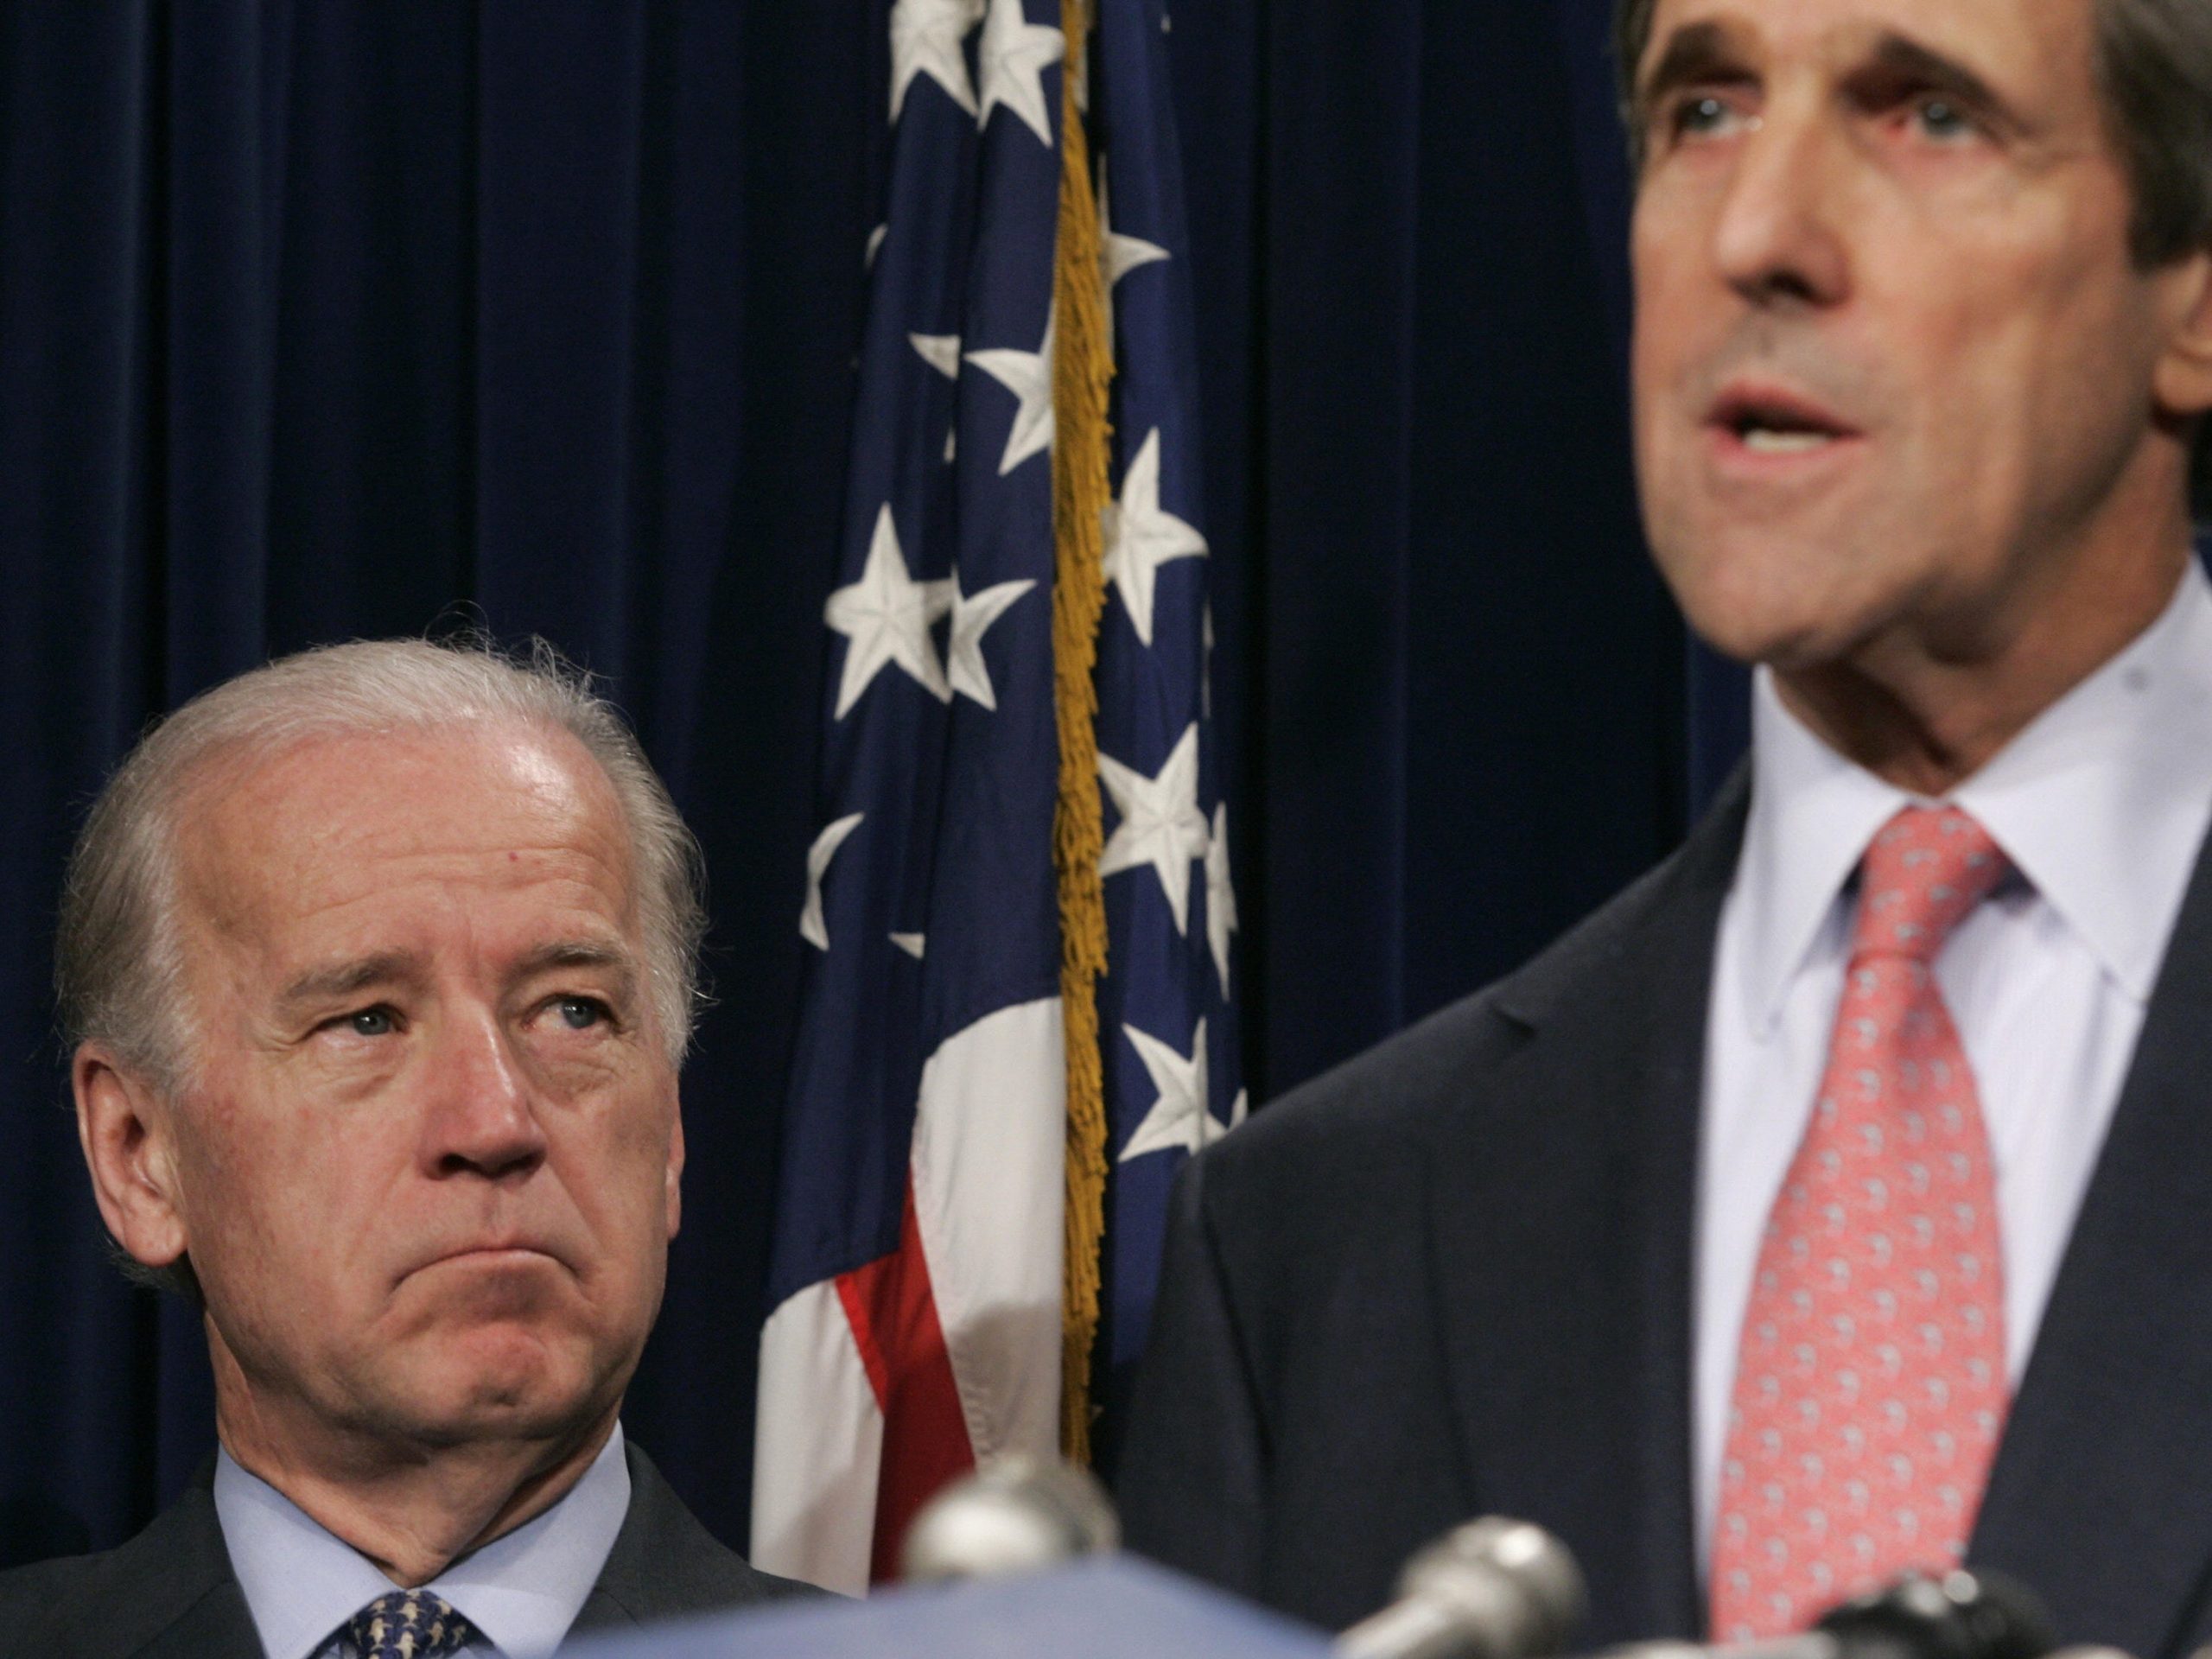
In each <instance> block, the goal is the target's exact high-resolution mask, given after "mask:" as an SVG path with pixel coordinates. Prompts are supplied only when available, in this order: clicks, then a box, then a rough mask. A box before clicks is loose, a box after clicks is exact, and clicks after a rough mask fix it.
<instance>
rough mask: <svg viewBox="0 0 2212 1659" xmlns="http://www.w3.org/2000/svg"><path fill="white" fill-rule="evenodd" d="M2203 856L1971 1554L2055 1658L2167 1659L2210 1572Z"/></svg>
mask: <svg viewBox="0 0 2212 1659" xmlns="http://www.w3.org/2000/svg"><path fill="white" fill-rule="evenodd" d="M2208 1129H2212V855H2208V854H2206V853H2200V854H2199V855H2198V859H2197V865H2196V874H2195V875H2194V876H2193V877H2192V878H2191V880H2190V888H2189V893H2188V897H2187V898H2186V899H2184V900H2183V905H2182V911H2181V916H2180V918H2179V920H2178V922H2177V925H2176V926H2175V929H2174V936H2173V940H2172V943H2171V944H2170V945H2169V946H2168V947H2167V950H2166V959H2165V963H2164V966H2163V968H2162V969H2160V972H2159V976H2158V987H2157V989H2156V990H2155V992H2154V993H2153V995H2152V999H2151V1004H2150V1007H2149V1008H2148V1010H2147V1011H2146V1013H2145V1018H2144V1022H2143V1033H2142V1036H2141V1037H2140V1039H2139V1040H2138V1042H2137V1045H2136V1051H2135V1057H2134V1059H2133V1064H2132V1065H2131V1067H2130V1069H2129V1071H2128V1075H2127V1081H2126V1086H2125V1087H2124V1088H2123V1089H2122V1090H2121V1092H2120V1103H2119V1105H2118V1106H2117V1108H2116V1109H2114V1111H2113V1121H2112V1128H2111V1130H2110V1132H2109V1134H2108V1135H2107V1139H2106V1142H2105V1147H2104V1150H2103V1152H2102V1154H2101V1155H2100V1156H2099V1158H2098V1160H2097V1166H2096V1170H2095V1173H2094V1174H2093V1175H2092V1177H2091V1178H2090V1183H2089V1188H2088V1195H2087V1197H2086V1198H2084V1199H2083V1201H2082V1213H2081V1215H2080V1217H2079V1218H2078V1219H2077V1220H2076V1221H2075V1226H2074V1232H2073V1236H2072V1237H2071V1238H2070V1239H2069V1241H2068V1244H2067V1249H2066V1255H2065V1257H2064V1259H2063V1262H2062V1263H2061V1265H2060V1268H2059V1273H2058V1278H2057V1281H2056V1284H2055V1285H2054V1286H2053V1287H2052V1290H2051V1295H2050V1304H2049V1306H2048V1307H2047V1308H2046V1310H2045V1312H2044V1320H2043V1325H2042V1328H2041V1330H2040V1331H2039V1332H2037V1338H2036V1344H2035V1349H2034V1351H2033V1353H2032V1354H2031V1357H2030V1359H2029V1362H2028V1369H2027V1372H2026V1375H2025V1376H2024V1377H2023V1378H2022V1380H2021V1385H2020V1390H2019V1394H2018V1398H2017V1399H2016V1400H2015V1401H2014V1402H2013V1407H2012V1418H2011V1421H2010V1422H2009V1423H2008V1424H2007V1425H2006V1427H2005V1438H2004V1440H2003V1441H2002V1443H2001V1444H2000V1445H1999V1448H1998V1456H1997V1462H1996V1465H1995V1467H1994V1468H1993V1470H1992V1471H1991V1474H1990V1483H1989V1489H1988V1494H1987V1497H1986V1500H1985V1502H1984V1503H1983V1506H1982V1511H1981V1516H1980V1521H1979V1522H1978V1524H1977V1526H1976V1529H1975V1532H1974V1541H1973V1543H1972V1546H1971V1548H1970V1550H1969V1555H1970V1558H1971V1559H1972V1560H1974V1562H1976V1563H1978V1564H1980V1565H1984V1566H1988V1567H1999V1568H2002V1569H2004V1570H2005V1571H2007V1572H2009V1573H2012V1574H2013V1575H2014V1576H2016V1577H2017V1578H2018V1579H2019V1580H2021V1581H2022V1582H2023V1583H2024V1584H2027V1585H2028V1586H2031V1587H2032V1588H2033V1589H2034V1590H2035V1591H2036V1592H2037V1593H2038V1594H2040V1595H2041V1596H2042V1597H2043V1598H2044V1600H2045V1601H2046V1602H2047V1603H2048V1604H2049V1605H2050V1610H2051V1611H2052V1614H2053V1615H2054V1617H2055V1618H2056V1620H2057V1623H2058V1628H2059V1630H2060V1632H2061V1634H2062V1635H2063V1637H2065V1638H2066V1639H2067V1640H2069V1641H2083V1640H2088V1639H2092V1638H2094V1640H2096V1641H2099V1642H2105V1643H2114V1644H2117V1645H2119V1646H2120V1647H2123V1648H2125V1649H2128V1650H2129V1651H2130V1652H2133V1653H2139V1654H2143V1655H2146V1656H2157V1655H2159V1654H2163V1653H2168V1652H2172V1651H2176V1650H2177V1649H2180V1648H2181V1647H2182V1646H2183V1645H2184V1643H2186V1641H2187V1638H2188V1637H2190V1630H2189V1629H2188V1628H2187V1625H2188V1624H2189V1623H2190V1622H2194V1621H2195V1620H2196V1619H2197V1618H2201V1613H2202V1610H2201V1607H2199V1606H2198V1605H2196V1604H2197V1603H2198V1602H2199V1600H2200V1599H2201V1597H2202V1588H2203V1586H2202V1580H2203V1579H2204V1575H2205V1573H2206V1570H2207V1567H2208V1565H2212V1133H2208Z"/></svg>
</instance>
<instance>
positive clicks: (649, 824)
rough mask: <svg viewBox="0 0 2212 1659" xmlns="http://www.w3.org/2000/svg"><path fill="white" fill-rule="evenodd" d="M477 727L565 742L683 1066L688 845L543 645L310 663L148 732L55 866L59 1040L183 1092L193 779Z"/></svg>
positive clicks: (308, 655) (371, 645)
mask: <svg viewBox="0 0 2212 1659" xmlns="http://www.w3.org/2000/svg"><path fill="white" fill-rule="evenodd" d="M487 723H488V724H499V723H513V724H518V725H523V726H530V727H536V728H540V729H544V730H557V731H563V732H567V733H568V734H570V735H571V736H573V737H574V738H575V740H576V741H578V742H580V743H582V745H583V747H584V748H585V749H586V750H587V751H588V753H590V754H591V756H592V758H593V759H594V760H596V761H597V762H598V763H599V766H600V769H601V771H602V772H605V773H606V774H607V782H608V783H609V784H610V785H613V791H614V797H615V799H616V800H617V802H619V803H620V807H621V810H622V815H623V817H624V819H625V821H626V827H627V829H628V830H629V835H630V845H631V854H632V860H631V868H632V875H633V877H634V878H635V880H636V883H637V893H638V902H639V917H640V919H641V921H642V924H643V926H644V931H645V949H646V964H645V965H646V976H647V981H648V984H647V992H648V995H649V996H650V997H651V999H652V1004H653V1008H654V1012H655V1014H656V1015H657V1016H658V1023H659V1025H660V1027H661V1031H662V1033H663V1036H664V1039H665V1041H666V1044H667V1047H668V1054H669V1059H670V1062H671V1064H674V1063H676V1062H677V1061H679V1060H681V1058H683V1051H684V1048H685V1046H687V1045H688V1044H689V1042H690V1036H691V1027H692V1021H693V1017H694V1014H695V1013H696V1007H697V1003H698V1000H699V992H698V985H699V947H700V944H701V941H702V938H704V936H705V933H706V906H705V901H704V894H705V864H704V861H703V859H702V856H701V855H700V851H699V844H698V842H696V840H695V839H694V838H693V837H692V835H691V832H690V830H689V829H686V828H685V827H684V824H683V819H682V818H681V817H678V816H677V810H676V804H675V803H674V802H673V801H671V799H670V798H669V794H668V791H667V789H666V788H665V787H664V785H662V783H661V781H660V779H659V777H658V775H657V774H656V773H655V772H654V771H653V769H652V763H651V762H650V761H648V760H646V759H645V751H644V750H643V749H642V748H640V747H639V744H638V740H637V739H636V738H635V737H634V736H633V735H632V734H631V731H630V728H629V727H628V726H627V725H626V724H625V723H624V721H623V719H622V716H621V715H620V714H619V713H617V712H616V711H615V709H614V708H613V705H612V704H610V703H609V702H607V701H606V700H605V699H603V698H601V697H599V696H595V695H594V693H593V691H592V690H591V680H590V677H589V676H588V675H587V674H585V673H583V672H582V671H580V670H578V669H576V668H575V667H573V666H571V665H570V664H568V663H566V662H564V661H563V659H562V658H561V657H560V655H559V653H558V652H556V651H555V650H554V649H553V648H552V646H550V645H547V644H546V643H545V642H544V641H543V640H542V639H539V640H533V641H532V642H531V654H530V657H529V659H528V660H527V661H518V660H517V659H515V658H511V657H509V656H507V655H505V653H503V652H500V651H499V650H498V649H497V648H496V647H495V646H493V645H491V644H490V643H489V642H488V641H486V640H483V639H464V640H461V641H456V642H453V643H432V642H430V641H427V640H422V639H378V640H362V641H358V642H356V643H354V644H352V645H325V646H321V647H318V648H317V649H315V650H312V651H303V652H299V653H298V654H296V655H295V656H291V657H285V658H280V659H278V660H277V661H276V662H273V663H270V664H268V665H267V666H266V667H264V668H258V669H255V670H254V671H252V672H251V673H247V674H242V675H240V676H238V678H236V679H234V680H229V681H226V682H225V683H223V684H221V685H219V686H216V687H214V688H213V690H207V691H203V692H202V693H200V696H196V697H194V698H193V699H192V701H191V702H188V703H186V704H185V705H184V706H183V707H182V708H181V709H177V710H176V712H175V713H174V714H172V715H169V716H168V718H167V719H165V720H163V721H160V722H159V723H158V724H157V725H156V726H155V727H154V728H152V729H151V730H150V731H149V732H148V733H147V734H146V735H145V736H144V737H143V739H142V740H141V741H139V743H138V746H137V747H136V748H134V749H133V750H132V751H131V752H130V755H129V756H128V757H127V758H126V759H125V760H124V762H123V765H122V766H120V767H118V769H117V771H116V772H115V775H114V776H113V777H112V778H111V779H109V780H108V784H107V787H106V788H105V790H103V791H101V793H100V796H99V800H98V801H96V802H95V803H94V804H93V806H92V812H91V814H90V815H89V816H88V817H86V822H85V827H84V829H83V832H82V833H81V834H80V835H79V836H78V838H77V845H76V848H75V850H74V851H73V853H72V854H71V855H70V859H69V867H68V873H67V878H66V880H65V881H64V884H63V887H62V893H61V913H60V925H59V928H58V931H57V938H56V941H55V948H54V991H55V997H56V1001H57V1002H58V1003H59V1005H60V1018H61V1026H62V1033H63V1035H64V1037H65V1038H66V1039H67V1040H68V1042H69V1043H70V1044H71V1045H72V1046H74V1045H76V1044H79V1043H83V1042H98V1043H100V1044H103V1045H105V1046H106V1047H107V1048H108V1049H110V1050H111V1052H113V1053H114V1054H115V1056H116V1058H118V1061H119V1062H121V1063H122V1064H124V1065H127V1066H130V1067H131V1068H133V1069H135V1070H137V1071H139V1072H140V1073H141V1074H142V1075H143V1076H144V1077H146V1078H147V1079H148V1080H149V1081H150V1082H151V1083H152V1084H154V1085H155V1086H156V1088H158V1089H159V1090H162V1092H163V1093H164V1094H166V1095H169V1096H174V1095H175V1093H176V1091H177V1090H179V1089H180V1088H181V1087H182V1086H183V1084H185V1082H186V1081H187V1079H188V1075H189V1068H190V1056H191V1033H190V1031H189V1029H188V1015H187V1012H186V1010H185V1008H184V1006H183V1002H184V998H183V996H182V994H181V993H182V983H183V963H182V960H181V946H180V943H179V939H178V934H177V923H176V917H175V899H176V889H177V869H176V860H175V845H176V829H177V823H176V819H177V816H178V813H179V810H180V809H181V805H182V804H183V801H184V798H185V796H186V795H187V793H188V791H189V790H190V788H191V786H192V785H193V784H194V781H195V780H196V779H199V778H200V776H201V775H202V774H203V773H204V772H206V771H207V768H208V767H209V766H212V765H213V764H215V763H216V762H218V761H219V760H225V759H232V758H237V757H238V756H240V755H252V756H255V757H257V758H259V757H264V756H267V755H270V754H273V753H277V752H278V751H280V750H282V749H284V748H287V747H291V746H292V745H294V744H296V743H300V742H302V741H308V740H309V739H313V738H318V737H328V736H337V735H344V734H372V733H389V732H404V731H435V730H441V729H447V728H454V727H468V726H474V725H480V724H487Z"/></svg>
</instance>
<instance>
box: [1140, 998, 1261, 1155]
mask: <svg viewBox="0 0 2212 1659" xmlns="http://www.w3.org/2000/svg"><path fill="white" fill-rule="evenodd" d="M1122 1035H1123V1036H1124V1037H1127V1038H1128V1039H1129V1045H1130V1046H1131V1047H1133V1048H1135V1050H1136V1052H1137V1058H1139V1059H1141V1060H1142V1061H1143V1062H1144V1069H1145V1070H1146V1071H1147V1072H1148V1073H1150V1074H1151V1077H1152V1086H1153V1087H1154V1089H1155V1090H1158V1091H1159V1096H1160V1097H1159V1098H1158V1099H1157V1100H1155V1101H1154V1102H1153V1103H1152V1109H1151V1110H1150V1111H1148V1112H1147V1113H1146V1114H1145V1115H1144V1122H1141V1123H1140V1124H1138V1125H1137V1127H1136V1131H1135V1134H1133V1135H1130V1136H1129V1141H1128V1145H1127V1146H1125V1147H1122V1155H1121V1157H1120V1158H1119V1159H1118V1160H1116V1161H1117V1162H1120V1163H1124V1164H1126V1163H1128V1161H1129V1160H1131V1159H1132V1158H1141V1157H1143V1156H1144V1155H1145V1154H1147V1153H1148V1152H1172V1151H1174V1150H1176V1149H1177V1148H1180V1149H1181V1150H1183V1151H1185V1152H1199V1151H1203V1150H1204V1149H1205V1147H1209V1146H1211V1145H1212V1144H1213V1142H1215V1141H1218V1140H1220V1139H1221V1137H1222V1136H1223V1135H1227V1134H1228V1133H1229V1132H1230V1129H1232V1128H1236V1124H1238V1123H1241V1122H1243V1121H1244V1094H1243V1090H1238V1091H1237V1095H1236V1109H1235V1115H1234V1117H1233V1120H1232V1121H1231V1122H1228V1123H1224V1122H1222V1121H1221V1120H1220V1119H1219V1118H1217V1117H1216V1116H1214V1115H1213V1114H1212V1113H1211V1111H1208V1110H1207V1109H1206V1022H1205V1019H1204V1017H1203V1016H1201V1017H1200V1019H1199V1020H1198V1029H1197V1030H1196V1031H1195V1032H1193V1033H1191V1052H1190V1056H1189V1058H1185V1057H1184V1056H1183V1055H1181V1054H1179V1053H1177V1052H1175V1050H1174V1049H1173V1047H1172V1046H1169V1045H1168V1044H1166V1043H1163V1042H1161V1041H1160V1039H1159V1038H1157V1037H1155V1036H1154V1035H1153V1034H1152V1033H1150V1032H1147V1031H1139V1030H1138V1029H1137V1028H1136V1027H1135V1026H1123V1027H1122Z"/></svg>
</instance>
